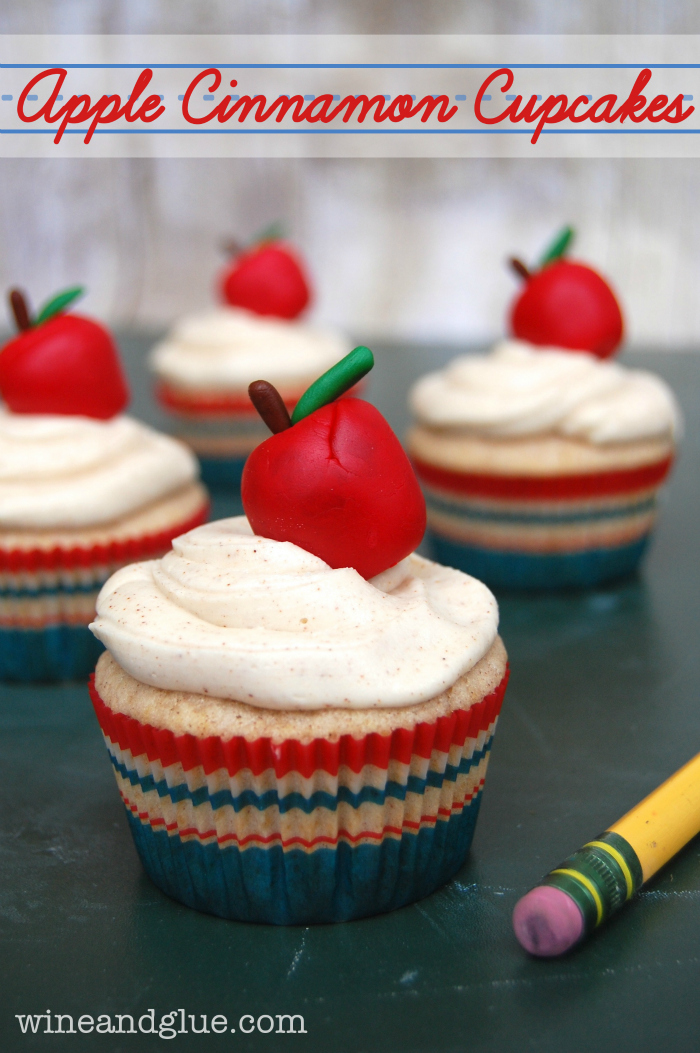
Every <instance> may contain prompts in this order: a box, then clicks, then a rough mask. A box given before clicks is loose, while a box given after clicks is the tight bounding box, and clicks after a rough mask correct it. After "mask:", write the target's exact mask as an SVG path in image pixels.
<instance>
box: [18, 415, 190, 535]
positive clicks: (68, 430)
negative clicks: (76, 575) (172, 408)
mask: <svg viewBox="0 0 700 1053" xmlns="http://www.w3.org/2000/svg"><path fill="white" fill-rule="evenodd" d="M197 474H198V472H197V463H196V461H195V458H194V456H193V455H192V454H191V453H190V451H189V450H188V449H187V448H186V447H185V446H183V445H182V443H179V442H177V441H176V440H175V439H171V438H169V437H168V436H167V435H161V434H160V433H159V432H157V431H154V430H153V429H152V428H149V427H147V426H146V425H145V424H141V423H139V422H138V421H135V420H133V419H132V418H130V417H114V418H112V420H108V421H102V420H93V419H92V418H88V417H74V416H52V415H48V414H47V415H44V414H41V415H39V414H36V415H35V414H23V413H17V414H14V413H8V412H7V411H5V410H3V409H2V408H0V528H3V529H15V528H22V529H44V528H64V527H65V528H71V527H87V526H96V525H99V524H101V523H109V522H111V521H112V520H114V519H118V518H120V517H121V516H125V515H128V514H129V513H130V512H133V511H135V510H136V509H140V508H142V507H144V506H145V505H148V504H150V503H151V502H152V501H155V500H157V499H158V498H160V497H163V496H165V495H166V494H169V493H172V492H173V491H174V490H177V489H178V488H179V487H181V486H184V485H185V484H186V483H189V482H191V481H192V480H194V479H196V478H197Z"/></svg>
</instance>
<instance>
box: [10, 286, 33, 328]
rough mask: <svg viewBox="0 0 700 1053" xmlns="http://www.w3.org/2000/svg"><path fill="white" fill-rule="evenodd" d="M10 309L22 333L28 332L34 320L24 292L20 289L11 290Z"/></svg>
mask: <svg viewBox="0 0 700 1053" xmlns="http://www.w3.org/2000/svg"><path fill="white" fill-rule="evenodd" d="M10 307H11V308H12V313H13V315H14V316H15V322H16V323H17V328H18V329H19V331H20V333H24V332H26V330H27V329H31V328H32V319H31V316H30V314H29V308H28V307H27V300H26V297H25V295H24V293H23V292H21V291H20V290H19V289H11V290H10Z"/></svg>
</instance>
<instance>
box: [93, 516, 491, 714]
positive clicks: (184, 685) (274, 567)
mask: <svg viewBox="0 0 700 1053" xmlns="http://www.w3.org/2000/svg"><path fill="white" fill-rule="evenodd" d="M497 627H498V608H497V605H496V600H495V599H494V597H493V596H492V594H491V593H490V592H489V590H488V589H487V588H486V586H485V585H482V584H481V582H479V581H477V580H476V579H474V578H470V577H468V576H467V575H466V574H462V573H461V572H460V571H457V570H452V569H450V568H448V567H442V566H439V565H438V564H436V563H431V562H430V561H429V560H426V559H423V558H422V557H420V556H416V555H412V556H408V557H407V558H406V559H404V560H402V561H401V562H400V563H398V564H397V565H396V566H395V567H392V568H390V569H389V570H387V571H384V573H382V574H380V575H378V576H377V577H376V578H373V579H372V580H371V581H365V580H364V578H362V577H361V576H360V575H359V574H358V573H357V571H355V570H353V569H351V568H346V569H341V570H331V568H330V567H329V566H328V565H327V564H326V563H324V562H323V561H322V560H321V559H319V558H318V557H317V556H313V555H311V554H310V553H309V552H306V551H304V550H303V549H301V548H298V547H297V546H296V545H292V544H290V543H289V542H279V541H271V540H269V539H268V538H261V537H256V536H254V535H253V534H252V532H251V529H250V526H249V524H248V521H247V520H246V519H245V517H243V516H241V517H237V518H234V519H223V520H220V521H218V522H215V523H210V524H208V525H207V526H203V527H198V528H197V529H196V530H192V531H190V532H189V533H188V534H183V535H182V537H179V538H176V539H175V541H174V542H173V550H172V552H170V553H168V554H167V555H166V556H165V557H164V558H163V559H161V560H153V561H149V562H146V563H135V564H132V565H131V566H129V567H125V568H124V569H123V570H120V571H117V573H116V574H114V575H113V576H112V577H111V578H110V579H109V581H108V582H107V583H106V584H105V586H104V587H103V589H102V591H101V593H100V595H99V597H98V600H97V618H96V620H95V622H94V623H93V624H92V626H91V629H92V631H93V632H94V633H95V635H96V636H97V637H98V638H99V639H100V640H102V642H103V643H104V644H105V646H106V647H107V648H108V649H109V650H110V651H111V653H112V655H113V656H114V658H115V659H116V660H117V662H118V663H119V665H120V666H121V667H122V668H123V669H125V670H126V671H127V672H128V673H130V674H131V675H132V676H133V677H135V679H137V680H140V681H141V682H142V683H144V684H150V685H153V686H155V687H160V688H164V689H166V690H182V691H190V692H195V693H197V694H206V695H211V696H216V697H220V698H231V699H237V700H238V701H241V702H247V703H248V704H250V705H254V706H260V707H263V708H269V709H295V710H298V709H321V708H327V707H336V708H350V709H352V708H367V707H383V706H407V705H412V704H414V703H416V702H422V701H425V700H427V699H429V698H432V697H434V696H436V695H438V694H440V693H441V692H442V691H444V690H446V689H447V688H448V687H450V686H451V685H452V684H453V683H454V682H455V681H456V680H457V679H458V678H459V677H460V676H462V675H463V674H464V673H465V672H468V670H469V669H471V668H472V667H473V666H474V665H476V663H477V662H478V661H479V660H480V659H481V658H482V657H483V656H484V655H485V654H486V652H487V651H488V650H489V648H490V647H491V645H492V643H493V642H494V640H495V638H496V632H497Z"/></svg>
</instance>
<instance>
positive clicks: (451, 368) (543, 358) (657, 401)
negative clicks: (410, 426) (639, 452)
mask: <svg viewBox="0 0 700 1053" xmlns="http://www.w3.org/2000/svg"><path fill="white" fill-rule="evenodd" d="M410 404H411V407H412V409H413V412H414V413H415V415H416V417H417V418H418V421H419V422H420V423H421V424H423V425H425V426H427V427H431V428H437V429H454V430H457V431H462V432H464V433H467V434H474V435H478V436H481V437H485V438H491V437H493V438H511V437H513V438H515V437H521V436H532V435H539V434H556V435H561V436H564V437H567V438H573V439H578V440H582V441H585V442H589V443H592V444H595V445H602V444H607V443H626V442H634V441H637V440H642V439H652V438H662V437H668V438H674V437H676V436H677V435H678V432H679V430H680V426H681V416H680V410H679V407H678V404H677V402H676V400H675V397H674V395H673V392H672V391H671V389H670V388H669V387H668V385H667V384H666V383H665V382H664V381H663V380H661V378H660V377H657V376H655V375H654V374H653V373H649V372H647V371H646V370H640V369H628V368H627V367H625V366H622V365H620V364H619V363H617V362H611V361H606V360H602V359H600V358H598V357H596V356H595V355H593V354H588V353H586V352H584V351H577V352H576V353H572V352H571V351H569V350H564V349H561V348H553V347H534V346H532V345H531V344H528V343H525V342H524V341H520V340H504V341H502V342H501V343H499V344H497V345H496V347H495V348H494V349H493V351H492V352H491V353H490V354H488V355H461V356H459V357H458V358H455V359H453V361H452V362H450V363H449V365H448V366H447V367H446V368H445V369H443V370H440V371H439V372H435V373H429V374H428V375H426V376H424V377H422V378H421V379H420V380H419V381H418V382H417V383H416V384H415V385H414V387H413V388H412V390H411V394H410Z"/></svg>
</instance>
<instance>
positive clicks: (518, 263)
mask: <svg viewBox="0 0 700 1053" xmlns="http://www.w3.org/2000/svg"><path fill="white" fill-rule="evenodd" d="M508 262H509V263H510V265H511V267H512V268H513V270H514V271H515V273H516V274H518V275H519V276H520V277H521V278H524V280H525V281H527V280H528V278H529V277H530V271H529V270H528V269H527V267H526V266H525V264H524V263H523V261H522V260H519V259H518V258H517V256H511V258H510V259H509V260H508Z"/></svg>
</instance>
